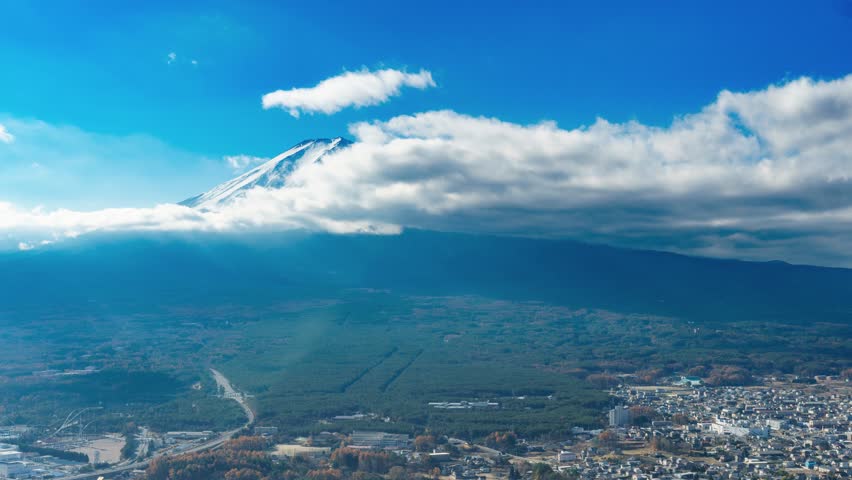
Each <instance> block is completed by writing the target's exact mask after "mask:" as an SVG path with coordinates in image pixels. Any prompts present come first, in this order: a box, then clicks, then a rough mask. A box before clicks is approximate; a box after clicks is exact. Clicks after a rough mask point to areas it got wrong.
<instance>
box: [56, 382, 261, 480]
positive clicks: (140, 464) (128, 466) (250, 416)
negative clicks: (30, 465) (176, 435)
mask: <svg viewBox="0 0 852 480" xmlns="http://www.w3.org/2000/svg"><path fill="white" fill-rule="evenodd" d="M210 373H211V374H212V375H213V379H214V380H215V381H216V384H217V385H219V387H220V388H221V389H222V392H223V397H224V398H228V399H231V400H234V401H235V402H237V403H239V404H240V407H241V408H242V409H243V411H244V412H245V413H246V423H245V424H244V425H243V426H241V427H239V428H235V429H233V430H228V431H227V432H222V433H220V434H219V435H217V436H216V437H214V438H212V439H210V440H207V441H206V442H204V443H201V444H199V445H196V446H194V447H192V448H188V449H186V450H183V451H181V452H179V453H180V454H184V453H195V452H201V451H204V450H210V449H214V448H217V447H219V446H220V445H222V444H223V443H225V442H227V441H228V440H230V439H231V437H233V436H234V435H235V434H236V433H237V432H239V431H240V430H242V429H244V428H247V427H250V426H251V425H252V424H253V423H254V418H255V417H254V411H253V410H252V409H251V407H249V405H248V402H246V397H245V395H243V394H242V393H240V392H238V391H237V390H235V389H234V387H233V386H232V385H231V382H230V381H229V380H228V378H227V377H225V376H224V375H222V373H221V372H220V371H218V370H216V369H213V368H211V369H210ZM169 454H171V449H167V450H162V451H159V452H156V453H154V455H152V456H151V457H150V458H146V459H144V460H137V461H125V462H122V463H119V464H117V465H113V466H111V467H109V468H104V469H101V470H96V471H93V472H89V473H81V474H78V475H71V476H68V477H65V478H66V480H88V479H97V478H98V477H104V478H109V477H110V476H113V475H115V474H118V473H122V472H127V471H129V470H141V469H144V468H147V467H148V464H150V463H151V461H153V460H154V459H156V458H160V457H166V456H168V455H169Z"/></svg>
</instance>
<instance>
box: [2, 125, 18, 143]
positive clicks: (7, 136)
mask: <svg viewBox="0 0 852 480" xmlns="http://www.w3.org/2000/svg"><path fill="white" fill-rule="evenodd" d="M14 141H15V136H14V135H12V134H11V133H9V131H8V130H6V127H5V126H3V124H0V143H12V142H14Z"/></svg>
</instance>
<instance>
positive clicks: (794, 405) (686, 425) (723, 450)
mask: <svg viewBox="0 0 852 480" xmlns="http://www.w3.org/2000/svg"><path fill="white" fill-rule="evenodd" d="M681 385H687V382H681ZM690 387H691V388H677V389H669V388H663V387H661V388H650V389H649V388H631V387H623V388H622V389H620V390H617V391H615V392H613V394H614V395H615V396H616V397H617V398H618V402H620V403H621V405H619V406H617V407H615V408H614V409H613V410H611V411H610V415H609V420H610V432H611V435H610V436H612V435H614V436H615V438H616V442H615V445H614V447H613V448H614V449H615V450H616V453H620V454H621V455H616V456H612V455H610V456H607V457H604V455H603V453H604V452H603V451H602V448H601V446H600V445H595V446H591V445H593V444H588V445H590V446H588V447H587V448H584V449H583V450H582V451H579V452H576V458H574V459H573V460H569V459H568V458H570V456H568V455H565V458H564V459H563V454H562V453H560V455H559V457H558V458H557V459H556V460H557V463H558V465H559V468H560V469H563V470H570V471H572V472H573V473H575V474H576V475H578V476H579V477H580V478H604V479H606V478H613V479H614V478H629V479H633V480H640V479H668V478H671V479H676V478H696V479H698V478H701V479H750V478H781V477H786V478H800V479H810V478H849V477H850V476H852V428H850V424H852V385H850V384H849V383H847V382H842V381H832V380H823V381H821V382H818V383H816V384H813V385H805V384H801V383H791V382H786V381H778V380H768V381H767V382H766V384H765V385H764V386H760V387H716V388H707V387H704V386H702V385H700V384H696V385H694V386H692V385H691V386H690ZM628 406H629V407H634V406H641V407H643V410H644V411H648V410H651V411H653V412H655V414H654V418H656V420H653V421H650V422H649V423H645V424H642V425H636V424H635V422H633V421H632V420H633V419H631V418H630V412H631V411H632V409H630V408H628ZM672 420H677V421H672ZM643 447H644V449H643ZM649 447H652V448H649ZM563 453H564V452H563Z"/></svg>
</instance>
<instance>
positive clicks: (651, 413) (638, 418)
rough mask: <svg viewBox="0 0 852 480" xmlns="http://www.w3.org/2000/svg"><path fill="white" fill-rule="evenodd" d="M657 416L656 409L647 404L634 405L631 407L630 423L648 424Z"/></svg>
mask: <svg viewBox="0 0 852 480" xmlns="http://www.w3.org/2000/svg"><path fill="white" fill-rule="evenodd" d="M656 417H657V412H656V410H654V409H653V408H651V407H649V406H647V405H633V406H632V407H630V423H631V424H632V425H639V426H642V425H648V424H649V423H651V420H654V419H655V418H656Z"/></svg>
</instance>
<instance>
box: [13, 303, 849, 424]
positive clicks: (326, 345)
mask: <svg viewBox="0 0 852 480" xmlns="http://www.w3.org/2000/svg"><path fill="white" fill-rule="evenodd" d="M320 293H325V294H326V295H320ZM293 297H296V295H295V294H293V293H292V292H291V293H289V294H288V293H287V292H282V295H281V297H280V298H279V299H278V301H276V302H266V303H257V304H254V305H252V306H251V307H248V306H245V305H243V304H235V303H232V302H229V301H225V300H222V301H220V302H210V303H209V304H205V305H198V304H195V303H190V304H185V303H180V302H172V303H163V304H160V305H157V306H156V307H145V306H142V305H139V304H138V303H135V302H134V301H132V300H130V301H128V302H127V303H125V304H120V305H113V306H110V308H109V314H108V315H104V316H93V315H91V314H89V315H82V314H80V315H77V314H76V313H75V312H74V311H73V310H70V311H68V312H66V313H65V318H63V320H62V321H57V317H56V315H55V314H52V315H49V316H40V315H38V314H35V313H33V312H29V313H27V314H28V315H32V318H33V320H31V321H30V322H17V323H7V324H6V325H5V326H4V332H5V333H6V335H4V337H3V338H2V339H0V347H2V348H0V402H2V405H3V406H4V409H3V410H2V411H0V422H2V423H3V424H28V425H35V426H41V427H44V428H45V429H49V428H51V426H54V427H53V428H55V426H57V425H58V424H59V423H61V421H62V419H63V418H64V417H65V416H66V415H67V414H68V413H69V412H71V411H72V410H74V409H78V408H83V407H97V409H96V410H92V411H91V412H89V413H88V415H90V416H91V417H92V420H93V423H92V424H91V427H90V428H92V429H97V430H103V431H114V432H118V431H121V430H122V428H124V426H125V425H126V424H127V423H128V421H132V422H134V423H135V424H137V425H140V426H147V427H150V428H153V429H154V430H160V431H163V430H175V429H181V430H205V429H216V430H224V429H228V428H234V427H236V426H239V425H241V424H242V423H243V422H244V414H243V413H242V411H241V410H240V409H239V407H238V406H237V404H236V403H235V402H232V401H228V400H225V399H221V398H218V397H217V396H216V393H217V388H216V386H215V383H214V382H213V380H212V378H211V377H210V375H209V372H208V370H207V368H208V367H211V366H212V367H215V368H217V369H219V370H221V371H222V372H223V373H225V374H226V375H227V376H228V377H229V378H230V380H231V381H232V383H233V384H234V385H235V386H236V387H238V388H239V389H241V390H243V391H245V392H246V393H248V394H250V395H252V398H251V399H250V401H251V402H252V404H253V406H254V408H255V410H256V412H257V414H258V422H259V423H260V424H262V425H274V426H278V427H280V429H281V431H282V432H285V434H286V435H298V434H310V433H314V432H318V431H322V430H343V431H348V430H352V429H381V430H386V431H398V432H404V433H411V434H416V433H420V432H422V431H424V430H425V429H430V430H431V431H434V432H440V433H446V434H452V435H458V436H463V437H467V438H476V437H479V438H481V437H484V436H486V435H488V434H489V433H491V432H493V431H508V430H511V431H517V432H519V433H521V434H524V435H533V436H547V435H550V434H560V433H562V432H564V431H565V430H566V429H569V428H571V427H572V426H575V425H581V426H596V425H600V424H602V422H603V420H604V418H603V412H604V410H605V409H606V407H607V406H608V403H609V399H608V395H607V394H606V390H608V388H609V387H610V386H612V385H615V384H617V383H619V382H621V381H624V380H625V378H626V379H627V381H630V382H634V383H651V382H655V381H660V380H662V379H664V378H665V377H666V376H668V375H674V374H683V373H689V374H692V375H699V376H702V377H703V378H705V379H706V380H708V381H709V382H711V383H717V384H720V385H722V384H743V383H751V382H755V381H758V379H757V378H756V376H759V375H762V374H794V375H801V376H812V375H814V374H839V373H840V372H842V371H843V370H844V369H848V368H849V367H850V360H849V359H850V358H852V355H850V351H849V348H850V347H849V341H848V340H849V338H850V337H852V331H850V329H852V326H850V325H848V324H845V323H831V322H824V323H823V322H812V323H809V324H801V323H791V324H785V323H779V322H762V321H750V322H749V321H719V322H714V323H711V324H708V323H706V322H693V321H690V320H684V319H681V318H677V317H669V316H661V315H650V314H642V313H624V312H614V311H609V310H600V309H590V308H582V307H570V306H564V305H556V304H551V303H545V302H532V301H506V300H495V299H492V298H486V297H477V296H439V297H434V296H431V297H430V296H410V295H399V294H394V293H390V292H387V291H378V290H361V289H340V290H335V291H333V292H329V291H324V292H304V291H301V292H299V294H298V298H293ZM19 346H21V347H19ZM87 367H89V368H91V369H94V371H93V372H90V373H88V374H74V375H70V374H66V373H67V372H69V371H79V369H85V368H87ZM45 372H47V373H45ZM450 401H490V402H495V403H498V404H499V407H484V408H482V407H478V408H469V409H458V410H446V409H438V408H434V407H430V406H429V405H428V404H429V402H450ZM356 413H361V414H364V416H363V417H358V418H349V419H336V418H335V417H337V416H347V415H353V414H356Z"/></svg>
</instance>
